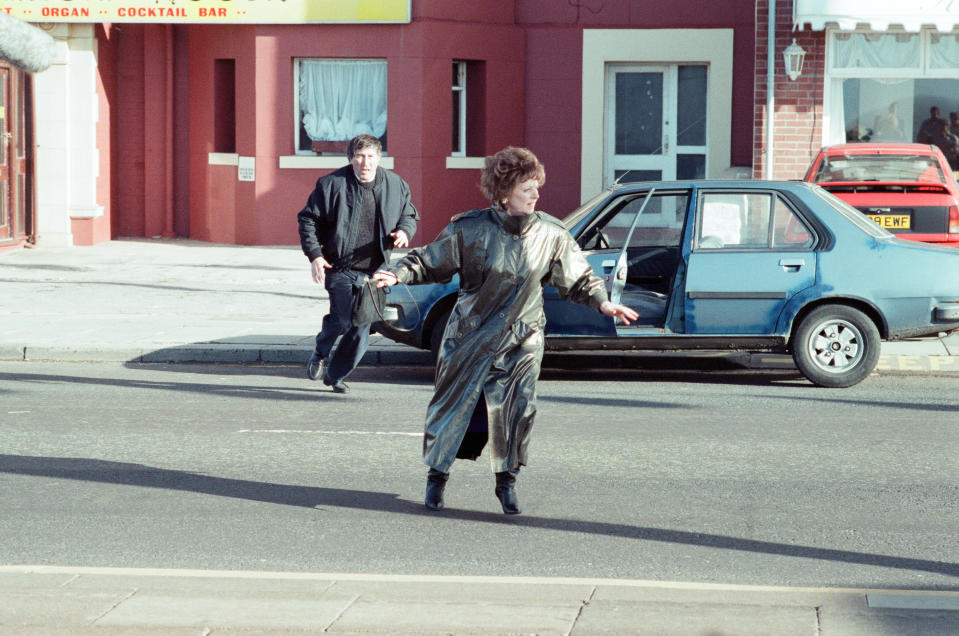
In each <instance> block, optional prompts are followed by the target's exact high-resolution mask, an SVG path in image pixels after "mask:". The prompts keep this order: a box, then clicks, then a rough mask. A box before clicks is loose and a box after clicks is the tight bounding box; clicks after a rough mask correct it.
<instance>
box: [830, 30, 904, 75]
mask: <svg viewBox="0 0 959 636" xmlns="http://www.w3.org/2000/svg"><path fill="white" fill-rule="evenodd" d="M833 56H834V57H833V67H834V68H916V69H918V68H919V34H918V33H837V34H836V38H835V47H834V49H833Z"/></svg>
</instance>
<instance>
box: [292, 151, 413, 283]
mask: <svg viewBox="0 0 959 636" xmlns="http://www.w3.org/2000/svg"><path fill="white" fill-rule="evenodd" d="M360 187H361V186H360V184H359V182H358V181H357V180H356V177H355V176H354V174H353V166H352V165H347V166H344V167H342V168H340V169H339V170H337V171H336V172H333V173H331V174H328V175H325V176H323V177H320V178H319V179H317V181H316V187H315V188H314V189H313V192H312V194H310V198H309V199H308V200H307V202H306V207H304V208H303V209H302V210H301V211H300V213H299V214H297V217H296V218H297V220H298V221H299V226H300V246H301V247H302V248H303V253H304V254H306V257H307V258H308V259H310V262H311V263H312V262H313V261H314V260H316V258H317V257H318V256H322V257H323V258H325V259H326V260H327V262H329V263H330V264H331V265H332V266H333V267H334V268H336V269H345V268H348V267H349V266H350V262H349V259H350V258H351V257H352V254H353V250H354V249H355V247H356V234H357V226H356V217H357V215H358V213H359V211H358V209H357V208H356V206H354V202H356V201H358V195H359V192H358V189H359V188H360ZM373 195H374V197H375V198H376V220H377V230H378V233H379V239H380V241H379V243H380V251H381V252H382V254H383V262H384V263H389V261H390V252H391V251H392V249H393V238H392V237H391V236H389V234H390V232H395V231H396V230H403V231H404V232H406V236H407V237H409V238H410V239H412V238H413V234H414V233H415V232H416V222H417V221H418V220H419V218H420V217H419V213H417V211H416V208H415V207H413V203H412V202H411V201H410V187H409V185H408V184H407V183H406V181H404V180H403V179H401V178H400V177H399V175H397V174H396V173H395V172H392V171H391V170H387V169H386V168H383V167H378V168H377V170H376V179H375V181H374V182H373Z"/></svg>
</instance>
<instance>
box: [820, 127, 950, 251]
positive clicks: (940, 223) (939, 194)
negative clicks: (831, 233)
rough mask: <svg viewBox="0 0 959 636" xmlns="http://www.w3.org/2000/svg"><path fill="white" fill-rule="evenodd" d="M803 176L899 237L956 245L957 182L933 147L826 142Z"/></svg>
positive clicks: (939, 153) (938, 152)
mask: <svg viewBox="0 0 959 636" xmlns="http://www.w3.org/2000/svg"><path fill="white" fill-rule="evenodd" d="M803 180H804V181H808V182H811V183H815V184H818V185H820V186H822V187H823V188H825V189H826V190H827V191H829V192H831V193H832V194H834V195H836V196H837V197H839V198H840V199H842V200H843V201H845V202H846V203H848V204H849V205H851V206H853V207H855V208H857V209H858V210H859V211H860V212H862V213H863V214H865V215H866V216H868V217H869V218H871V219H872V220H873V221H875V222H876V223H878V224H879V225H881V226H882V227H884V228H886V229H887V230H889V231H890V232H892V233H893V234H895V235H896V236H898V237H899V238H904V239H910V240H913V241H925V242H927V243H937V244H940V245H951V246H953V247H959V184H957V183H956V177H955V175H954V174H953V172H952V169H951V168H950V167H949V162H948V161H947V160H946V157H945V155H943V153H942V151H941V150H940V149H939V148H938V147H936V146H932V145H927V144H892V143H854V144H841V145H838V146H827V147H825V148H823V149H822V150H820V151H819V154H817V155H816V158H815V159H813V162H812V164H811V165H810V166H809V170H807V171H806V176H805V177H804V178H803Z"/></svg>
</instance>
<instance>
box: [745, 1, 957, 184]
mask: <svg viewBox="0 0 959 636" xmlns="http://www.w3.org/2000/svg"><path fill="white" fill-rule="evenodd" d="M770 12H771V13H770ZM770 16H772V19H770ZM770 24H772V25H773V30H772V32H771V33H770V29H769V25H770ZM957 25H959V6H956V3H954V2H951V1H949V0H915V1H914V2H909V3H903V2H896V1H894V0H757V2H756V43H757V44H756V50H757V55H756V70H755V86H756V92H755V98H754V110H755V128H754V130H753V161H752V165H753V176H754V177H756V178H781V179H797V178H802V176H803V173H804V172H805V170H806V168H807V167H808V165H809V162H810V161H811V160H812V158H813V156H814V155H815V153H816V152H817V151H818V150H819V148H820V147H822V146H826V145H832V144H839V143H846V142H853V143H855V142H869V141H887V142H896V141H902V142H917V141H919V142H922V143H933V142H934V141H935V142H936V143H937V144H938V145H940V146H941V147H943V150H944V152H945V154H946V156H947V157H950V156H952V159H953V161H952V163H953V169H959V147H956V145H957V142H954V141H952V140H950V139H949V138H948V137H947V136H943V137H944V139H940V138H939V137H936V139H932V137H931V136H930V135H929V134H928V132H927V131H928V130H929V129H930V126H932V125H933V123H934V122H933V121H930V120H934V119H936V118H935V117H934V116H933V113H932V111H933V109H935V111H936V113H937V115H938V119H940V120H942V122H940V125H943V123H944V124H945V125H946V126H951V124H952V122H951V121H950V116H952V119H954V120H955V121H956V129H957V130H959V32H957V28H956V27H957ZM770 35H771V37H770ZM770 40H772V41H774V42H775V45H774V49H773V53H774V55H773V64H774V65H775V71H776V72H775V74H774V79H775V82H774V86H775V89H774V92H773V97H772V100H770V95H769V92H768V91H767V86H769V85H770V82H769V81H768V79H769V77H770V76H769V73H768V69H769V64H768V63H767V62H768V56H767V54H768V46H767V44H768V42H769V41H770ZM793 41H795V42H796V44H797V45H798V46H799V47H801V48H802V49H803V51H804V52H805V56H804V63H803V69H802V74H801V75H800V76H799V77H797V78H796V79H794V80H791V79H789V78H788V77H787V76H786V75H785V72H784V71H785V69H784V63H785V60H784V57H783V52H784V51H785V50H786V49H787V48H788V47H789V46H790V45H791V44H792V43H793ZM767 113H773V116H772V117H768V116H767ZM770 139H771V140H772V144H770V143H769V142H768V140H770ZM770 156H772V157H773V159H772V161H770V160H768V157H770Z"/></svg>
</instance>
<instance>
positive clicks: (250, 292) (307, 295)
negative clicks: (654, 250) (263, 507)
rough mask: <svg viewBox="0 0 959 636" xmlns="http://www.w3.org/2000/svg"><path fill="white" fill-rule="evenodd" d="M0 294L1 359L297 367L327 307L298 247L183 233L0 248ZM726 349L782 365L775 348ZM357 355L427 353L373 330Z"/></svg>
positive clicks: (949, 359) (946, 368)
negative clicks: (771, 351)
mask: <svg viewBox="0 0 959 636" xmlns="http://www.w3.org/2000/svg"><path fill="white" fill-rule="evenodd" d="M0 299H2V301H0V359H4V360H60V361H66V360H90V361H120V362H127V361H129V362H213V363H216V362H230V363H274V364H305V361H306V360H307V359H308V358H309V356H310V353H311V352H312V347H313V337H314V335H315V333H316V331H317V330H318V329H319V326H320V321H321V319H322V316H323V315H324V314H325V313H326V309H327V299H326V294H325V291H324V290H323V289H322V288H321V287H319V286H317V285H315V284H314V283H313V282H312V280H311V279H310V273H309V267H308V264H307V262H306V258H305V257H304V256H303V255H302V254H301V252H300V250H299V248H296V247H250V246H236V245H218V244H212V243H203V242H200V241H191V240H146V239H143V240H119V241H110V242H107V243H101V244H99V245H96V246H93V247H77V248H71V249H51V248H46V249H22V250H18V251H13V252H6V253H0ZM553 357H554V358H558V357H559V356H558V355H557V354H553ZM632 357H634V358H635V357H637V356H632ZM640 357H645V358H646V359H649V358H650V355H649V354H648V353H647V354H642V356H640ZM686 357H687V358H688V357H689V356H686ZM708 357H715V354H708ZM730 357H731V358H732V359H736V360H738V361H740V362H742V363H743V364H745V365H746V366H755V367H776V368H782V367H787V368H788V367H791V366H792V362H791V360H790V359H789V358H788V357H786V356H771V355H767V354H753V355H746V356H743V355H742V354H735V355H732V356H730ZM626 358H627V356H619V357H618V358H617V357H616V356H611V355H609V354H604V356H603V358H602V360H603V364H604V365H615V364H623V363H624V362H623V361H624V360H625V359H626ZM363 363H364V364H392V365H408V364H430V357H429V354H428V353H426V352H425V351H420V350H418V349H413V348H411V347H407V346H404V345H398V344H396V343H393V342H392V341H390V340H387V339H385V338H383V337H381V336H379V335H377V334H374V336H373V341H372V346H371V347H370V351H369V353H368V354H367V357H366V358H365V359H364V361H363ZM548 363H549V360H547V364H548ZM626 364H628V362H626ZM878 370H879V372H884V371H896V372H933V373H940V372H942V373H952V372H955V373H959V333H956V334H953V335H951V336H949V337H947V338H924V339H915V340H907V341H902V342H889V343H883V347H882V356H881V358H880V362H879V367H878Z"/></svg>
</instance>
